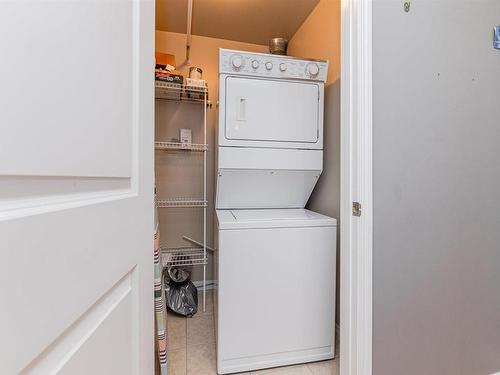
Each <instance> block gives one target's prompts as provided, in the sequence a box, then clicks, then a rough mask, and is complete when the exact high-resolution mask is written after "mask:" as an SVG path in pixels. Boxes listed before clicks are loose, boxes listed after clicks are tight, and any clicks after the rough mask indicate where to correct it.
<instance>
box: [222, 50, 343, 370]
mask: <svg viewBox="0 0 500 375" xmlns="http://www.w3.org/2000/svg"><path fill="white" fill-rule="evenodd" d="M327 70H328V63H327V62H325V61H312V60H302V59H295V58H291V57H287V56H276V55H268V54H258V53H249V52H243V51H233V50H225V49H221V50H220V62H219V74H220V76H219V79H220V81H219V103H220V104H219V128H218V137H217V138H218V150H217V151H218V155H217V193H216V209H217V210H216V212H217V230H216V238H217V246H216V247H217V252H216V260H217V261H216V263H217V277H218V292H217V298H216V325H217V369H218V373H219V374H227V373H233V372H241V371H249V370H256V369H261V368H268V367H276V366H283V365H289V364H294V363H303V362H310V361H318V360H324V359H330V358H333V356H334V352H335V350H334V343H335V339H334V332H335V325H334V322H335V257H336V220H335V219H332V218H329V217H326V216H323V215H320V214H318V213H315V212H312V211H308V210H306V209H304V207H305V205H306V203H307V200H308V199H309V196H310V194H311V192H312V190H313V188H314V186H315V184H316V182H317V179H318V178H319V176H320V174H321V171H322V169H323V91H324V81H325V79H326V75H327Z"/></svg>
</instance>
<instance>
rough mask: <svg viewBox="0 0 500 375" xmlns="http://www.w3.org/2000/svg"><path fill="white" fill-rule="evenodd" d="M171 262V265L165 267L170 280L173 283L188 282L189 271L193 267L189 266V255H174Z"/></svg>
mask: <svg viewBox="0 0 500 375" xmlns="http://www.w3.org/2000/svg"><path fill="white" fill-rule="evenodd" d="M171 262H172V264H173V265H170V266H167V273H168V277H169V278H170V280H172V281H175V282H176V283H182V282H184V281H188V280H189V278H190V277H191V271H192V270H193V267H192V265H191V258H190V257H189V255H184V254H177V255H174V257H173V258H172V260H171ZM175 264H182V265H175ZM170 280H169V281H170Z"/></svg>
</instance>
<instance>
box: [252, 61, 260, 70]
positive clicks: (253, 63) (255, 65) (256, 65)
mask: <svg viewBox="0 0 500 375" xmlns="http://www.w3.org/2000/svg"><path fill="white" fill-rule="evenodd" d="M259 65H260V63H259V62H258V61H257V60H253V61H252V68H254V69H257V68H258V67H259Z"/></svg>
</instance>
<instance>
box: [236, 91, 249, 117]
mask: <svg viewBox="0 0 500 375" xmlns="http://www.w3.org/2000/svg"><path fill="white" fill-rule="evenodd" d="M236 99H237V100H238V103H237V108H238V110H237V114H236V120H237V121H246V120H247V98H245V97H243V96H238V97H237V98H236Z"/></svg>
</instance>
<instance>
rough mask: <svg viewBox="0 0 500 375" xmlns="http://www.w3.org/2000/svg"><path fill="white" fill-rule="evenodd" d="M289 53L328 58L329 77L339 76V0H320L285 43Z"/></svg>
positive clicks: (328, 81)
mask: <svg viewBox="0 0 500 375" xmlns="http://www.w3.org/2000/svg"><path fill="white" fill-rule="evenodd" d="M288 54H289V55H291V56H297V57H304V58H313V59H322V60H328V61H329V62H330V66H329V69H328V79H327V82H326V84H327V85H329V84H332V83H335V82H336V81H338V80H339V78H340V0H321V1H320V2H319V4H318V5H316V7H315V8H314V10H313V11H312V12H311V14H310V15H309V17H307V19H306V20H305V22H304V23H303V24H302V26H301V27H300V28H299V29H298V30H297V32H296V33H295V35H294V36H293V37H292V39H290V42H289V44H288Z"/></svg>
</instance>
